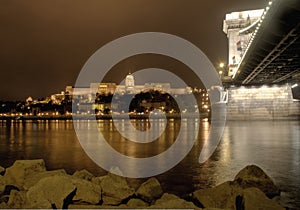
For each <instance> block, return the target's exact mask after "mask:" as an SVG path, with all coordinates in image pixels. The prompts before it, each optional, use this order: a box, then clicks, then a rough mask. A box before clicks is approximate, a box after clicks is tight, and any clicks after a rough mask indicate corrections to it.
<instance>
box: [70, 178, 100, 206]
mask: <svg viewBox="0 0 300 210" xmlns="http://www.w3.org/2000/svg"><path fill="white" fill-rule="evenodd" d="M72 183H73V184H74V185H75V186H76V189H77V190H76V195H75V197H74V198H73V200H74V201H77V202H78V201H80V202H85V203H89V204H98V203H99V202H100V200H101V187H100V185H97V184H93V183H92V182H90V181H87V180H84V179H79V178H72Z"/></svg>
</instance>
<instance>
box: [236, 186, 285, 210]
mask: <svg viewBox="0 0 300 210" xmlns="http://www.w3.org/2000/svg"><path fill="white" fill-rule="evenodd" d="M242 197H243V200H242V208H241V209H245V210H259V209H263V210H284V209H285V208H283V207H282V206H280V205H279V204H277V203H276V202H275V201H273V200H271V199H269V198H268V197H266V195H265V194H264V193H263V192H262V191H261V190H259V189H258V188H254V187H252V188H247V189H245V190H244V191H243V196H242Z"/></svg>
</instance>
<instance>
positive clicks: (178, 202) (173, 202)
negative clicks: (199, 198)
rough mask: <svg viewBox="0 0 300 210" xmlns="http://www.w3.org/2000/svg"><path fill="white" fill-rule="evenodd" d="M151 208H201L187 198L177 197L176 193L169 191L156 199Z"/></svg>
mask: <svg viewBox="0 0 300 210" xmlns="http://www.w3.org/2000/svg"><path fill="white" fill-rule="evenodd" d="M150 208H155V209H167V208H174V209H178V208H179V209H200V208H199V207H197V206H195V205H194V203H192V202H188V201H186V200H183V199H181V198H179V197H177V196H176V195H172V194H168V193H164V194H163V195H162V196H161V198H160V199H158V200H156V201H155V204H154V205H152V206H150Z"/></svg>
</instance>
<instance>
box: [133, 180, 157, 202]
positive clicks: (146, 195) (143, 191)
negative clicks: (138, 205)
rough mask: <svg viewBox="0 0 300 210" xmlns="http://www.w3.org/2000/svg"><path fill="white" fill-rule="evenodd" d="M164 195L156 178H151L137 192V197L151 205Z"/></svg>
mask: <svg viewBox="0 0 300 210" xmlns="http://www.w3.org/2000/svg"><path fill="white" fill-rule="evenodd" d="M162 194H163V190H162V188H161V185H160V183H159V182H158V180H157V179H156V178H150V179H148V180H147V181H146V182H144V183H143V184H141V186H140V187H139V188H138V190H137V191H136V196H137V197H139V198H141V199H142V200H144V201H146V202H148V203H151V202H152V201H154V200H156V199H157V198H160V197H161V196H162Z"/></svg>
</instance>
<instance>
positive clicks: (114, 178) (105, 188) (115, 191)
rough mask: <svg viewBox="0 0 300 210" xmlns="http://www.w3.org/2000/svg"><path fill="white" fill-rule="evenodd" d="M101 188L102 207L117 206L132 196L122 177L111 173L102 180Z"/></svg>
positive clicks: (132, 191)
mask: <svg viewBox="0 0 300 210" xmlns="http://www.w3.org/2000/svg"><path fill="white" fill-rule="evenodd" d="M101 188H102V200H103V204H104V205H119V204H121V203H122V201H124V200H125V199H127V198H129V197H130V196H132V195H133V194H134V189H133V188H131V187H129V185H128V183H127V181H126V179H125V178H124V177H121V176H118V175H115V174H112V173H109V174H108V175H107V176H105V177H103V178H102V180H101Z"/></svg>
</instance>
